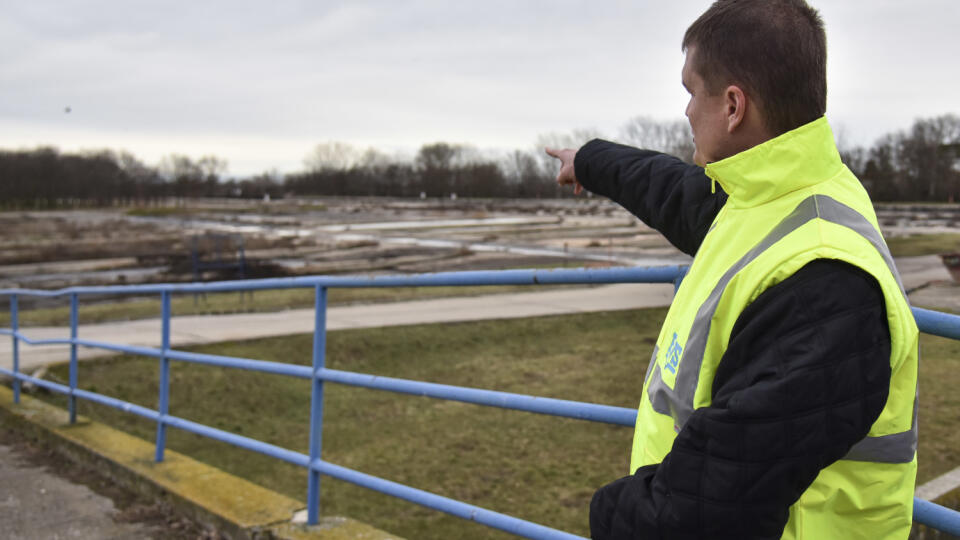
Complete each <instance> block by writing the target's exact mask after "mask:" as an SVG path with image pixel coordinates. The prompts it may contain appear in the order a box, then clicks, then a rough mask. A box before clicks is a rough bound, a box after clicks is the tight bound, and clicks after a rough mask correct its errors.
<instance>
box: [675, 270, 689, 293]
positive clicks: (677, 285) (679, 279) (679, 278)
mask: <svg viewBox="0 0 960 540" xmlns="http://www.w3.org/2000/svg"><path fill="white" fill-rule="evenodd" d="M689 271H690V267H689V266H685V267H683V268H681V269H680V274H679V275H678V276H677V277H676V278H675V279H674V280H673V294H674V295H676V294H677V291H679V290H680V284H681V283H683V278H685V277H687V272H689Z"/></svg>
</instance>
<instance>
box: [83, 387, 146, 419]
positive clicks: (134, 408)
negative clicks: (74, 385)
mask: <svg viewBox="0 0 960 540" xmlns="http://www.w3.org/2000/svg"><path fill="white" fill-rule="evenodd" d="M73 395H75V396H76V397H78V398H81V399H86V400H87V401H93V402H94V403H99V404H101V405H106V406H108V407H113V408H114V409H119V410H121V411H123V412H128V413H133V414H135V415H137V416H142V417H144V418H148V419H150V420H153V421H154V422H157V421H159V420H160V413H158V412H157V411H155V410H153V409H148V408H146V407H143V406H141V405H137V404H135V403H130V402H129V401H123V400H122V399H117V398H112V397H110V396H105V395H103V394H97V393H94V392H88V391H87V390H80V389H77V390H74V392H73Z"/></svg>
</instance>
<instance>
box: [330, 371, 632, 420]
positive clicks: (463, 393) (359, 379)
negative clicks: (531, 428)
mask: <svg viewBox="0 0 960 540" xmlns="http://www.w3.org/2000/svg"><path fill="white" fill-rule="evenodd" d="M317 371H318V376H319V377H321V378H322V379H323V380H325V381H329V382H335V383H340V384H346V385H350V386H359V387H363V388H372V389H376V390H387V391H390V392H398V393H401V394H412V395H415V396H425V397H432V398H437V399H448V400H453V401H462V402H465V403H473V404H476V405H487V406H490V407H499V408H502V409H514V410H519V411H527V412H534V413H540V414H549V415H552V416H563V417H566V418H575V419H577V420H589V421H592V422H605V423H608V424H616V425H620V426H633V425H634V424H635V423H636V419H637V410H636V409H628V408H625V407H614V406H611V405H597V404H595V403H583V402H580V401H567V400H563V399H553V398H545V397H535V396H527V395H523V394H512V393H509V392H498V391H495V390H481V389H478V388H465V387H462V386H450V385H446V384H437V383H428V382H422V381H411V380H407V379H394V378H392V377H380V376H378V375H366V374H363V373H353V372H350V371H339V370H335V369H329V368H324V369H320V370H317Z"/></svg>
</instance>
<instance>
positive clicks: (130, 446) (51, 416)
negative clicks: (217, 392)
mask: <svg viewBox="0 0 960 540" xmlns="http://www.w3.org/2000/svg"><path fill="white" fill-rule="evenodd" d="M0 418H2V420H3V421H4V422H5V423H6V424H8V425H10V426H11V427H13V428H15V429H17V430H19V431H21V432H22V433H24V434H26V435H28V436H30V437H31V438H34V439H37V440H40V441H42V442H44V443H46V444H47V445H48V446H50V447H51V448H53V449H54V450H56V451H57V452H58V453H60V454H61V455H63V456H64V457H66V458H67V459H70V460H71V461H74V462H81V463H88V464H91V465H93V466H95V467H96V468H97V469H98V470H100V471H103V472H104V473H105V475H106V476H108V477H110V478H111V479H113V480H114V481H116V482H117V483H119V484H121V485H123V486H125V487H127V488H128V489H131V490H133V491H135V492H138V493H142V494H143V495H145V496H148V497H152V498H157V499H162V500H165V501H167V502H169V503H170V504H171V505H172V506H173V507H174V508H176V509H177V510H178V511H180V512H183V513H184V514H186V515H189V516H190V517H191V518H193V519H195V520H196V521H198V522H200V523H203V524H204V525H207V526H210V527H212V528H214V529H216V530H218V531H219V532H220V533H221V534H224V535H226V536H228V537H230V538H236V539H258V540H260V539H282V540H286V539H289V540H307V539H313V540H347V539H357V540H400V539H399V537H397V536H394V535H391V534H388V533H386V532H383V531H380V530H377V529H375V528H373V527H370V526H369V525H366V524H364V523H360V522H358V521H354V520H351V519H349V518H343V517H333V516H329V517H325V518H323V519H321V523H320V524H319V525H316V526H312V527H308V526H306V525H302V524H296V523H294V522H293V516H294V513H295V512H297V511H298V510H301V509H303V507H304V505H303V503H302V502H300V501H297V500H295V499H291V498H289V497H286V496H284V495H281V494H279V493H276V492H274V491H270V490H268V489H266V488H263V487H261V486H258V485H256V484H253V483H251V482H248V481H246V480H244V479H242V478H239V477H236V476H233V475H230V474H227V473H225V472H223V471H221V470H219V469H216V468H214V467H211V466H209V465H206V464H203V463H200V462H199V461H196V460H194V459H191V458H189V457H187V456H185V455H183V454H179V453H177V452H174V451H172V450H169V449H168V450H166V452H165V460H164V462H163V463H156V462H154V461H153V454H154V445H153V444H152V443H149V442H147V441H144V440H142V439H138V438H136V437H133V436H131V435H128V434H126V433H123V432H121V431H118V430H115V429H113V428H110V427H108V426H105V425H103V424H99V423H97V422H92V421H90V420H88V419H86V418H83V417H78V419H77V423H76V424H73V425H71V424H70V423H69V416H68V414H67V411H65V410H63V409H60V408H58V407H54V406H52V405H49V404H47V403H45V402H43V401H40V400H38V399H35V398H32V397H30V396H25V395H22V394H21V396H20V404H19V405H16V404H14V403H13V392H12V390H10V389H9V388H7V387H5V386H0Z"/></svg>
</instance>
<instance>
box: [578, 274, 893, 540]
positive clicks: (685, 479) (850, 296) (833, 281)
mask: <svg viewBox="0 0 960 540" xmlns="http://www.w3.org/2000/svg"><path fill="white" fill-rule="evenodd" d="M889 358H890V333H889V327H888V326H887V321H886V308H885V305H884V301H883V295H882V292H881V290H880V287H879V285H878V284H877V281H876V280H875V279H874V278H873V277H872V276H870V275H869V274H867V273H865V272H863V271H862V270H860V269H858V268H855V267H854V266H852V265H848V264H846V263H843V262H840V261H834V260H825V259H821V260H817V261H814V262H812V263H810V264H808V265H806V266H805V267H803V268H802V269H801V270H799V271H798V272H797V273H795V274H794V275H793V276H791V277H790V278H788V279H786V280H784V281H783V282H781V283H779V284H777V285H775V286H773V287H771V288H770V289H768V290H767V291H765V292H764V293H763V294H761V295H760V296H759V297H758V298H757V299H756V300H755V301H754V302H753V303H752V304H751V305H750V306H748V308H747V309H745V310H744V311H743V312H742V313H741V315H740V317H739V318H738V319H737V322H736V324H735V326H734V329H733V331H732V333H731V338H730V342H729V346H728V348H727V351H726V352H725V354H724V355H723V358H722V359H721V363H720V365H719V367H718V370H717V373H716V375H715V377H714V384H713V401H712V404H711V406H709V407H703V408H700V409H697V410H695V411H694V413H693V414H692V415H691V417H690V418H689V420H688V421H687V423H686V424H684V426H683V428H682V429H681V430H680V432H679V433H678V435H677V438H676V439H675V440H674V444H673V447H672V449H671V451H670V452H669V453H668V454H667V456H666V458H665V459H664V460H663V461H662V462H661V463H660V464H657V465H650V466H646V467H641V468H639V469H638V470H637V471H636V472H635V474H633V475H631V476H627V477H624V478H621V479H619V480H616V481H614V482H613V483H611V484H608V485H607V486H604V487H603V488H601V489H600V490H598V491H597V492H596V494H595V495H594V497H593V501H592V502H591V505H590V530H591V533H592V535H593V538H594V539H595V540H612V539H664V540H665V539H701V538H712V539H760V538H763V539H766V538H769V539H778V538H780V536H781V534H782V532H783V528H784V525H785V524H786V522H787V519H788V517H789V508H790V506H791V505H792V504H793V503H794V502H796V501H797V499H798V498H799V497H800V495H801V494H802V493H803V492H804V490H806V488H807V487H809V486H810V484H811V483H813V480H814V479H815V478H816V477H817V474H819V472H820V470H821V469H823V468H825V467H827V466H828V465H830V464H831V463H833V462H834V461H836V460H838V459H840V458H841V457H843V456H844V455H845V454H846V453H847V452H848V451H849V450H850V448H851V447H852V446H853V445H854V444H855V443H857V442H858V441H860V440H861V439H863V437H865V436H866V435H867V433H868V431H869V429H870V426H871V425H872V424H873V422H874V421H875V420H876V419H877V417H878V416H879V415H880V411H881V410H882V409H883V406H884V404H885V403H886V399H887V393H888V389H889V383H890V362H889Z"/></svg>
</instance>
